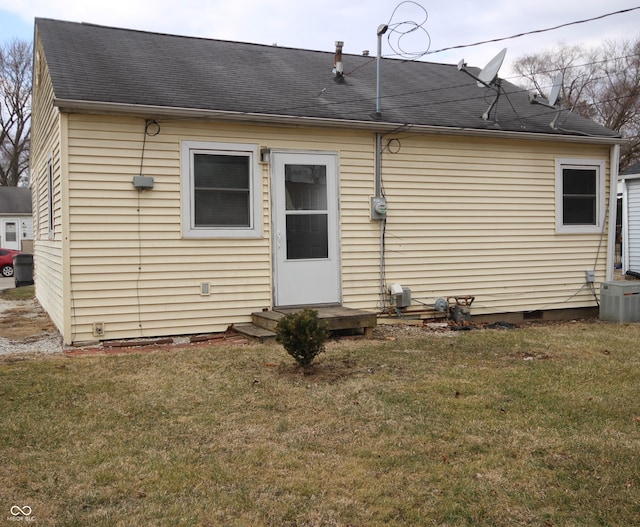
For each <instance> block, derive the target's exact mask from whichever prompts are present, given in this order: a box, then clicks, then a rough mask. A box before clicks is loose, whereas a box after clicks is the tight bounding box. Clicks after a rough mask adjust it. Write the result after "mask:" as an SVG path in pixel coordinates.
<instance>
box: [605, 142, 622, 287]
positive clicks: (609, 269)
mask: <svg viewBox="0 0 640 527" xmlns="http://www.w3.org/2000/svg"><path fill="white" fill-rule="evenodd" d="M619 163H620V145H619V144H617V145H612V146H611V150H610V158H609V177H610V181H609V233H608V234H609V235H608V237H607V266H606V273H605V280H606V281H607V282H610V281H612V280H613V268H614V262H615V250H616V211H617V208H618V165H619Z"/></svg>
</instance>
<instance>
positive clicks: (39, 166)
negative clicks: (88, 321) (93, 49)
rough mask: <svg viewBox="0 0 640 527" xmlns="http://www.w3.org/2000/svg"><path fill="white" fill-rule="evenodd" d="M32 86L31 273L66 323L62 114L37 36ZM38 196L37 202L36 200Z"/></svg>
mask: <svg viewBox="0 0 640 527" xmlns="http://www.w3.org/2000/svg"><path fill="white" fill-rule="evenodd" d="M35 49H36V55H37V59H36V61H35V63H34V68H35V71H34V88H33V97H32V126H31V154H30V155H31V159H30V174H31V195H32V199H33V200H34V201H33V211H34V218H33V224H34V225H33V227H34V277H35V284H36V297H37V299H38V301H39V302H40V304H41V305H42V306H43V307H44V309H45V310H46V311H47V312H48V313H49V316H50V317H51V320H52V321H53V323H54V324H55V325H56V327H57V328H58V329H59V330H60V331H61V332H63V331H64V325H65V300H64V278H63V277H64V270H63V267H64V266H63V254H62V252H63V251H62V231H63V229H62V224H63V218H62V184H61V182H62V178H61V173H62V165H61V145H62V139H61V137H62V134H61V129H60V128H61V116H60V114H59V112H58V111H57V109H56V108H54V106H53V88H52V85H51V79H50V77H49V72H48V69H47V65H46V62H45V59H44V54H43V53H42V52H41V46H40V42H39V40H38V39H36V44H35ZM49 162H51V164H52V170H53V188H52V190H53V192H52V196H51V198H52V199H51V202H52V203H53V229H52V231H53V232H52V233H51V237H50V236H49V229H48V217H49V203H50V200H49V189H48V181H47V179H48V176H47V172H48V168H47V167H48V163H49ZM36 200H37V202H36Z"/></svg>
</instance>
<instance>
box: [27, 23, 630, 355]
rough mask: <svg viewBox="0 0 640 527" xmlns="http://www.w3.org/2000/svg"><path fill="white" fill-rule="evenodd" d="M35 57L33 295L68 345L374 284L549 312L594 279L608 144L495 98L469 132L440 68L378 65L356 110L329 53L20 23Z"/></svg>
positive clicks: (466, 79)
mask: <svg viewBox="0 0 640 527" xmlns="http://www.w3.org/2000/svg"><path fill="white" fill-rule="evenodd" d="M373 38H375V31H374V32H373ZM327 44H328V47H329V45H331V44H332V43H327ZM34 53H35V56H34V82H33V87H34V88H33V90H34V91H33V117H32V147H31V156H32V157H31V174H32V185H33V188H34V203H35V204H36V205H35V207H34V208H35V210H36V214H35V216H36V222H37V224H38V228H37V232H38V236H37V239H36V242H35V245H36V246H35V269H36V275H37V276H36V279H37V281H36V291H37V297H38V299H39V301H40V303H41V304H42V305H43V307H44V308H45V309H46V310H47V311H48V313H49V314H50V316H51V318H52V319H53V321H54V322H55V323H56V325H57V326H58V328H59V329H60V331H61V332H62V334H63V336H64V341H65V342H66V343H71V342H74V343H78V342H83V341H87V340H91V339H95V338H100V339H120V338H131V337H141V336H142V337H145V336H146V337H156V336H165V335H178V334H195V333H202V332H217V331H224V330H225V329H226V328H227V327H228V326H229V325H230V324H232V323H239V322H245V321H249V320H250V314H251V313H252V312H254V311H260V310H263V309H269V308H272V307H274V306H300V305H323V304H342V305H343V306H345V307H352V308H358V309H363V310H370V311H379V310H382V309H383V308H385V306H386V305H387V303H388V302H389V297H388V288H389V286H391V285H392V284H400V285H401V286H403V287H406V288H408V289H410V290H411V295H412V298H413V299H414V305H420V306H421V305H422V304H428V305H431V304H433V303H434V302H435V300H436V299H437V298H438V297H455V296H473V297H474V302H473V305H472V313H473V314H474V315H478V316H483V317H494V318H495V317H503V316H507V314H510V316H512V317H515V318H518V317H520V318H525V317H529V316H536V317H537V316H542V315H541V314H544V316H561V313H562V310H570V311H571V313H575V310H582V309H591V310H593V308H594V307H595V306H596V301H595V299H594V294H595V288H594V286H596V285H597V284H598V283H599V282H601V281H604V280H609V279H611V277H612V276H613V257H612V255H613V247H614V243H615V237H614V235H615V229H609V227H608V226H609V222H610V221H611V219H612V217H613V216H612V214H615V211H611V210H609V201H610V200H609V197H610V196H611V195H612V193H611V189H613V195H614V196H615V192H616V186H615V184H616V180H617V173H616V172H617V166H618V151H619V144H620V142H621V139H620V137H619V136H618V135H617V134H616V133H614V132H611V131H609V130H606V129H604V128H602V127H600V126H598V125H597V124H595V123H593V122H590V121H587V120H585V119H582V118H580V117H579V116H577V115H574V114H571V113H569V112H566V111H563V112H561V114H560V115H559V116H558V117H559V118H558V119H557V121H556V122H557V124H558V126H557V127H555V128H554V127H551V126H550V123H551V122H552V121H553V120H554V116H555V115H556V113H557V112H556V110H554V109H552V108H547V107H544V106H541V105H538V104H531V103H530V100H529V97H528V94H527V93H526V92H524V91H523V90H521V89H519V88H517V87H515V86H514V85H512V84H510V83H508V82H502V87H503V88H504V90H505V92H506V93H505V94H503V95H502V96H501V97H500V98H499V100H498V101H497V104H496V106H495V108H493V110H492V111H491V112H490V115H489V118H488V119H487V120H485V119H483V118H482V117H481V116H482V114H483V113H485V112H486V111H487V109H488V106H489V103H490V102H491V100H492V99H493V98H494V95H495V94H494V91H493V90H491V89H488V88H486V87H478V85H477V82H476V81H475V80H474V79H472V78H471V77H470V76H468V75H466V74H465V73H464V72H462V71H459V70H458V68H456V66H454V65H447V64H434V63H427V62H413V61H404V60H394V59H383V60H382V61H381V68H380V69H381V76H380V86H381V92H382V96H381V97H380V98H377V94H376V80H377V75H376V61H375V57H369V56H365V55H348V54H345V55H343V56H342V57H341V59H342V60H341V61H340V60H338V62H341V64H342V65H343V68H344V75H342V76H341V75H339V74H334V73H333V72H332V67H333V65H334V59H335V58H336V57H337V58H338V59H340V57H339V56H338V55H337V53H336V54H335V55H334V53H333V50H332V51H331V52H319V51H308V50H300V49H289V48H281V47H276V46H264V45H256V44H246V43H237V42H226V41H219V40H208V39H202V38H188V37H183V36H171V35H165V34H154V33H146V32H140V31H131V30H124V29H116V28H109V27H101V26H96V25H89V24H79V23H72V22H62V21H55V20H49V19H36V23H35V43H34ZM488 58H489V57H488ZM339 66H340V65H338V70H339ZM470 71H472V72H475V73H476V74H477V73H478V72H479V70H478V69H474V68H471V69H470ZM338 73H339V71H338ZM378 102H379V105H380V108H379V109H380V112H379V113H377V111H376V110H377V103H378ZM372 198H375V199H373V200H372ZM385 200H386V204H387V208H388V211H387V212H386V219H385V214H384V202H385ZM372 201H373V202H374V203H375V204H376V205H377V206H375V207H374V206H372ZM613 201H614V202H615V199H614V200H613ZM586 271H594V272H595V282H596V284H593V283H588V282H587V279H586ZM396 289H397V288H396Z"/></svg>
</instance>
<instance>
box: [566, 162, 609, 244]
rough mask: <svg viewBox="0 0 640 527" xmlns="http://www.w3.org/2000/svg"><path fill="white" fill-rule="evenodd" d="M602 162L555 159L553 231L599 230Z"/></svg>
mask: <svg viewBox="0 0 640 527" xmlns="http://www.w3.org/2000/svg"><path fill="white" fill-rule="evenodd" d="M604 180H605V163H604V161H590V160H583V159H557V160H556V231H557V232H559V233H586V234H588V233H600V232H601V231H602V227H603V225H604V219H605V208H604V202H605V181H604Z"/></svg>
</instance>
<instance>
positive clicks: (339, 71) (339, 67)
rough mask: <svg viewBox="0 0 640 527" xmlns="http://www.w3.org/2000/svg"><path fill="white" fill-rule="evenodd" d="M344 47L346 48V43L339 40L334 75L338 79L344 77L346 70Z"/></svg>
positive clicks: (334, 61) (334, 62)
mask: <svg viewBox="0 0 640 527" xmlns="http://www.w3.org/2000/svg"><path fill="white" fill-rule="evenodd" d="M342 46H344V42H342V41H340V40H337V41H336V56H335V59H334V60H333V73H334V74H335V76H336V77H342V76H343V75H344V70H343V67H342Z"/></svg>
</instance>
